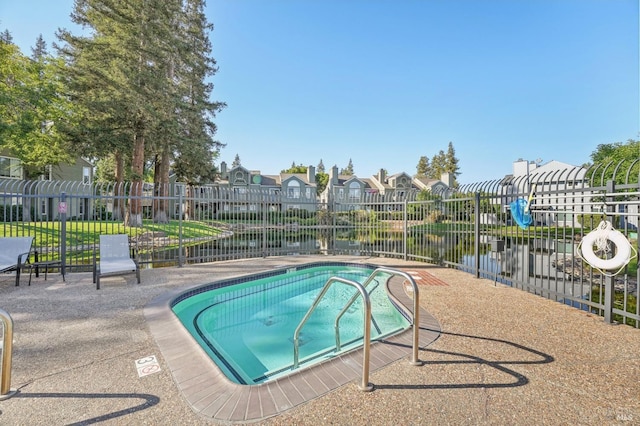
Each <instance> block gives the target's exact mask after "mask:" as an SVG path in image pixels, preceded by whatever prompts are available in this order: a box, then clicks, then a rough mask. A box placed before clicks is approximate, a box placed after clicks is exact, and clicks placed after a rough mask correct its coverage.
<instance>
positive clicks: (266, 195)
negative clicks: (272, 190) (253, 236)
mask: <svg viewBox="0 0 640 426" xmlns="http://www.w3.org/2000/svg"><path fill="white" fill-rule="evenodd" d="M261 196H262V257H263V258H266V257H267V247H268V245H267V235H268V234H267V224H268V220H269V212H267V209H268V208H269V197H271V194H269V193H264V192H262V193H261Z"/></svg>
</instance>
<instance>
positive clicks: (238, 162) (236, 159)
mask: <svg viewBox="0 0 640 426" xmlns="http://www.w3.org/2000/svg"><path fill="white" fill-rule="evenodd" d="M240 164H241V163H240V156H239V155H238V154H236V157H235V158H234V159H233V163H231V168H232V169H235V168H236V167H238V166H240Z"/></svg>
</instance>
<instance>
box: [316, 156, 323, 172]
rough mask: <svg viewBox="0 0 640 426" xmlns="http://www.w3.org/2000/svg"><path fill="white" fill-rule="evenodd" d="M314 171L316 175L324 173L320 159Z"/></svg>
mask: <svg viewBox="0 0 640 426" xmlns="http://www.w3.org/2000/svg"><path fill="white" fill-rule="evenodd" d="M316 169H317V172H318V173H325V169H324V163H323V162H322V158H321V159H320V162H319V163H318V166H317V167H316Z"/></svg>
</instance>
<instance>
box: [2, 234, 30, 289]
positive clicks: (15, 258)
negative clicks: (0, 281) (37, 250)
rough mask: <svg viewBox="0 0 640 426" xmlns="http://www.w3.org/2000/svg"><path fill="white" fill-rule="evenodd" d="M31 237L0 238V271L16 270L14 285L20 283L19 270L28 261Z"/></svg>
mask: <svg viewBox="0 0 640 426" xmlns="http://www.w3.org/2000/svg"><path fill="white" fill-rule="evenodd" d="M32 244H33V237H2V238H0V272H12V271H16V286H19V285H20V271H22V268H23V267H24V265H25V264H27V263H29V255H30V254H31V245H32Z"/></svg>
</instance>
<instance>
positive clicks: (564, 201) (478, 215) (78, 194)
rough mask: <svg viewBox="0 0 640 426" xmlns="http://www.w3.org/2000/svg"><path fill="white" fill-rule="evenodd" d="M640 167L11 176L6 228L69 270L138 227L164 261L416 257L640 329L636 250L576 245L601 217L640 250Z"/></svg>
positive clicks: (155, 258) (151, 261) (87, 263)
mask: <svg viewBox="0 0 640 426" xmlns="http://www.w3.org/2000/svg"><path fill="white" fill-rule="evenodd" d="M639 169H640V164H639V161H638V160H637V159H632V160H629V161H627V162H621V163H618V164H609V165H606V166H598V167H592V168H589V169H585V168H574V169H566V170H560V171H556V172H552V173H547V174H545V173H541V174H536V173H531V174H530V175H529V176H520V177H515V178H514V177H508V178H504V179H499V180H493V181H486V182H480V183H473V184H469V185H462V186H460V187H459V188H457V189H455V190H447V191H445V192H442V193H424V192H423V193H413V194H409V195H406V194H405V195H404V196H403V197H397V196H389V195H388V194H387V195H380V194H365V195H363V196H358V197H349V196H345V197H343V198H334V199H331V198H329V201H326V202H320V201H319V200H318V198H316V197H305V195H306V194H304V193H296V194H293V196H292V194H282V193H280V192H278V191H275V190H264V189H260V188H256V189H253V188H248V187H245V188H230V187H218V186H199V187H189V186H185V185H183V184H170V185H166V186H162V187H158V186H154V185H151V184H144V185H142V186H141V187H135V186H133V185H132V184H130V183H125V184H112V183H109V184H103V183H94V184H84V183H80V182H57V181H18V180H9V179H5V180H0V217H1V218H2V220H3V221H2V230H1V231H0V235H2V236H22V235H32V236H34V237H35V248H36V250H37V253H38V254H37V255H38V257H39V261H51V260H59V261H61V265H62V268H64V269H65V270H66V272H78V271H89V270H91V268H92V262H93V256H94V250H95V248H96V246H97V241H98V236H99V235H100V234H101V233H108V234H113V233H126V234H128V235H129V236H130V240H131V243H132V245H133V247H134V248H135V251H136V253H137V257H138V260H139V261H140V262H141V264H142V265H143V267H154V268H157V267H163V266H180V265H184V264H193V263H200V262H215V261H220V260H230V259H248V258H255V257H267V256H283V255H298V254H324V255H334V254H348V255H356V256H384V257H395V258H402V259H407V260H417V261H423V262H427V263H432V264H438V265H442V266H445V267H450V268H456V269H459V270H463V271H465V272H468V273H472V274H474V275H475V276H477V277H484V278H489V279H492V280H494V281H495V282H500V283H503V284H507V285H511V286H513V287H517V288H519V289H522V290H525V291H529V292H532V293H535V294H538V295H540V296H542V297H546V298H550V299H553V300H556V301H558V302H562V303H566V304H568V305H571V306H574V307H576V308H578V309H583V310H586V311H590V312H594V313H597V314H600V315H603V316H604V317H605V320H606V321H608V322H614V321H619V322H624V323H627V324H629V325H632V326H634V327H637V328H640V311H639V309H640V308H639V306H638V303H637V296H638V288H637V283H638V280H639V275H640V272H638V269H637V259H635V260H634V261H632V262H631V263H630V264H629V265H627V266H626V267H625V268H624V269H623V270H622V271H621V272H620V273H619V274H617V275H616V276H608V275H606V274H602V273H600V272H599V271H597V270H595V269H593V268H592V267H590V266H589V265H588V264H586V263H585V262H584V261H582V259H581V257H580V256H579V253H578V250H577V247H578V244H579V242H580V240H581V238H582V236H584V235H585V234H586V233H588V232H589V231H591V230H592V229H594V228H596V227H597V226H598V224H599V223H600V221H601V220H602V219H606V220H608V221H610V222H611V223H612V224H613V225H614V226H615V228H616V229H618V230H620V231H621V232H622V233H623V234H624V235H625V236H626V237H627V239H628V240H629V241H630V242H631V243H632V244H633V247H635V249H636V250H637V248H638V236H637V233H638V222H639V218H640V214H639V208H640V201H639V200H640V184H639V183H638V182H639V178H638V177H639V175H640V172H639ZM531 193H533V202H532V204H531V206H532V207H531V216H532V218H533V223H532V224H531V225H530V226H528V227H526V228H522V227H519V226H518V225H517V224H515V223H514V221H513V219H512V216H511V214H510V211H509V209H510V204H511V203H512V202H513V201H514V200H516V199H518V198H528V196H529V194H531ZM132 206H135V210H136V211H135V212H134V211H132ZM134 213H135V214H134Z"/></svg>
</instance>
